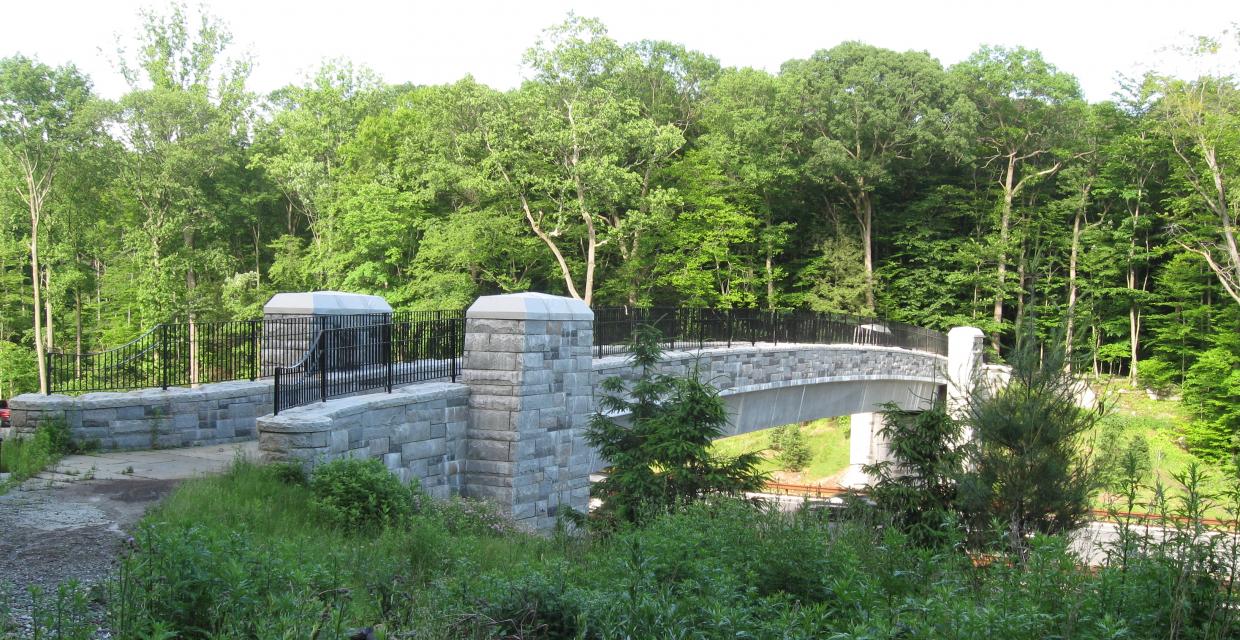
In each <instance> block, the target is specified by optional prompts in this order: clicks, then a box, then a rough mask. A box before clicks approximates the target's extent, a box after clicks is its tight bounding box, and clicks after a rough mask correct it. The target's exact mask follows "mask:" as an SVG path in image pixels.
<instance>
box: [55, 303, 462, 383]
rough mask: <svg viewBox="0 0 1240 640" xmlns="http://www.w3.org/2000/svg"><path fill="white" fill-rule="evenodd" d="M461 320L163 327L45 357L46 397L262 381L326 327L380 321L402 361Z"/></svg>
mask: <svg viewBox="0 0 1240 640" xmlns="http://www.w3.org/2000/svg"><path fill="white" fill-rule="evenodd" d="M463 318H464V311H460V310H457V311H398V312H395V313H393V314H391V315H388V314H358V315H328V316H285V317H275V318H267V319H264V320H233V321H225V322H195V323H192V324H191V323H188V322H165V323H161V324H157V325H155V326H154V327H152V328H151V329H150V330H148V331H146V332H145V333H143V334H141V335H139V336H138V337H136V338H134V339H133V340H130V341H129V342H127V343H125V344H123V345H120V346H119V347H115V348H112V349H107V350H103V351H97V352H90V353H71V352H62V351H52V352H49V353H48V354H47V371H48V392H49V393H85V392H89V391H124V390H128V389H143V388H151V387H160V388H163V389H167V388H168V387H176V386H185V385H194V384H205V383H209V382H228V381H230V380H255V379H257V378H266V377H270V376H272V375H273V374H274V372H275V368H276V367H278V366H283V367H293V366H294V365H295V364H297V363H298V362H299V361H300V360H301V359H302V358H303V356H304V355H305V354H306V352H307V349H308V348H309V347H310V345H312V344H313V343H314V341H315V340H316V339H317V337H318V335H319V334H320V333H322V332H323V331H325V330H347V329H363V328H366V327H374V326H378V325H382V324H392V325H393V326H394V327H395V329H394V330H395V331H396V337H395V338H394V340H393V346H394V348H395V349H396V355H395V358H396V361H397V362H401V363H404V362H408V361H409V358H410V357H412V356H410V355H409V354H412V353H414V352H417V353H419V354H424V353H432V352H435V350H436V348H432V346H431V344H430V343H429V341H432V340H433V339H432V338H428V337H425V336H426V335H428V334H430V333H434V331H433V330H432V329H431V327H433V326H434V324H433V323H435V322H444V321H447V320H450V319H455V320H456V321H457V322H461V321H462V319H463ZM426 323H432V324H426ZM419 366H422V365H419ZM427 366H429V365H427ZM406 370H408V371H411V372H412V371H417V370H418V369H417V367H406V368H401V369H399V370H398V371H397V375H398V380H399V379H400V378H399V376H403V375H406V373H405V371H406ZM408 375H413V374H412V373H410V374H408ZM418 375H424V374H418ZM398 384H402V383H401V382H398Z"/></svg>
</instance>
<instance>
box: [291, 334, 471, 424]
mask: <svg viewBox="0 0 1240 640" xmlns="http://www.w3.org/2000/svg"><path fill="white" fill-rule="evenodd" d="M464 336H465V316H464V312H461V311H428V312H407V313H401V314H394V316H393V321H391V322H382V323H372V324H356V325H354V326H348V327H341V328H334V329H324V330H322V331H319V332H318V333H317V335H315V336H314V338H313V339H312V341H311V344H310V347H309V348H308V349H307V350H306V352H305V353H304V354H303V355H302V357H301V358H300V359H299V360H298V361H297V362H295V363H293V364H291V365H289V366H276V367H274V370H273V374H274V377H275V381H274V382H275V389H274V391H275V397H274V401H275V404H274V413H279V412H280V411H282V410H284V409H289V408H292V407H297V406H301V405H305V404H310V403H312V402H326V401H327V400H328V399H330V398H339V397H343V396H349V395H353V394H357V393H364V392H367V391H374V390H377V389H382V390H384V391H387V392H389V393H390V392H391V391H392V387H393V386H398V385H404V384H411V383H414V382H425V381H429V380H442V379H446V380H451V381H453V382H455V381H456V376H457V372H458V371H459V370H460V364H461V363H460V359H461V354H462V352H463V350H464V345H465V340H464Z"/></svg>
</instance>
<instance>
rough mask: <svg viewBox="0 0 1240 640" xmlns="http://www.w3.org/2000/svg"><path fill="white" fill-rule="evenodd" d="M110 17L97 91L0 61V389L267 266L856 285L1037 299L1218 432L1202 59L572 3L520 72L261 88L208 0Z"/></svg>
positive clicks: (821, 302)
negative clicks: (608, 13)
mask: <svg viewBox="0 0 1240 640" xmlns="http://www.w3.org/2000/svg"><path fill="white" fill-rule="evenodd" d="M1234 38H1235V34H1234V33H1232V34H1228V35H1224V36H1222V37H1221V39H1217V40H1211V39H1209V38H1205V39H1202V40H1200V41H1195V42H1194V43H1192V46H1191V47H1190V49H1191V51H1189V53H1190V54H1192V55H1198V56H1200V57H1202V58H1211V57H1212V56H1213V55H1214V52H1216V51H1218V50H1220V49H1224V48H1234V47H1236V46H1237V42H1236V41H1235V40H1234ZM120 42H121V48H120V50H119V51H118V52H117V53H116V54H115V60H116V62H117V68H118V69H119V71H120V72H121V73H122V74H124V77H125V79H126V80H127V81H128V82H129V86H130V90H129V91H128V93H126V94H125V95H124V96H122V97H120V98H119V99H117V100H104V99H101V98H99V97H98V96H96V95H94V93H93V92H92V89H91V79H90V78H87V77H85V76H84V75H83V74H82V73H80V72H79V71H78V70H77V69H76V68H74V67H73V66H64V67H51V66H48V65H46V64H43V63H41V62H39V61H37V60H34V59H30V58H27V57H23V56H20V55H15V56H10V57H8V58H4V59H3V60H2V61H0V185H2V187H3V188H0V220H3V221H4V225H3V233H0V394H2V395H5V396H8V395H12V394H14V393H17V392H21V391H28V390H33V389H39V388H40V380H41V377H42V375H43V374H42V372H41V371H40V369H41V367H40V366H39V363H40V362H41V361H42V359H41V356H42V354H44V353H45V352H47V351H48V350H51V349H64V350H69V351H83V350H90V349H97V348H102V347H109V346H115V345H117V344H119V343H121V342H123V341H124V340H126V339H128V338H131V337H133V336H135V335H137V334H138V332H140V331H142V330H143V329H146V328H149V327H150V326H151V325H153V324H155V323H157V322H161V321H165V320H169V319H177V320H181V321H191V322H193V321H202V320H212V319H222V318H235V317H249V316H253V315H255V314H256V312H257V309H258V307H259V305H260V304H261V303H262V302H263V301H264V300H265V299H266V298H267V297H268V296H269V295H270V294H271V293H273V292H275V291H282V290H304V289H309V288H330V289H346V290H352V291H359V292H366V293H377V294H381V295H384V296H385V297H387V298H388V299H389V300H390V301H391V302H392V303H393V304H394V305H395V306H397V307H399V308H449V307H450V308H460V307H462V306H464V305H466V304H468V303H469V302H470V301H471V300H472V299H473V298H474V297H475V296H476V295H479V294H484V293H494V292H503V291H518V290H528V289H533V290H540V291H548V292H552V293H560V294H564V295H571V296H576V297H580V298H582V299H584V300H586V301H588V302H590V303H593V304H636V305H642V304H653V303H659V304H686V305H705V306H719V307H762V308H776V307H808V308H814V309H822V310H838V311H866V312H876V313H878V314H881V315H884V316H888V317H891V318H894V319H897V320H903V321H908V322H912V323H915V324H919V325H924V326H930V327H934V328H940V329H943V328H948V327H951V326H955V325H960V324H972V325H976V326H980V327H982V328H983V329H985V330H986V332H987V333H988V334H989V335H990V336H991V343H990V344H991V349H992V350H993V351H994V352H995V353H994V354H993V355H995V356H996V357H999V358H1004V357H1007V356H1008V355H1009V353H1010V350H1011V348H1012V346H1013V341H1012V339H1011V338H1012V336H1014V335H1015V331H1016V328H1017V327H1016V325H1018V324H1019V323H1020V320H1019V319H1020V318H1023V317H1025V316H1026V315H1027V314H1026V312H1028V311H1036V315H1037V316H1038V317H1039V318H1040V319H1041V323H1040V324H1039V326H1043V327H1054V326H1063V327H1065V329H1066V332H1065V335H1064V336H1063V342H1064V344H1065V346H1066V347H1067V349H1068V353H1069V355H1070V358H1069V359H1070V361H1071V362H1072V363H1073V364H1074V366H1075V367H1076V368H1077V370H1081V371H1089V372H1109V373H1115V374H1118V375H1121V376H1126V377H1128V378H1129V379H1130V381H1131V382H1132V383H1134V384H1137V383H1140V384H1143V385H1146V386H1150V387H1154V388H1157V389H1160V390H1164V391H1167V392H1170V393H1175V392H1176V389H1180V390H1181V392H1182V394H1183V397H1184V400H1185V403H1186V406H1187V407H1188V408H1189V410H1190V412H1191V414H1192V418H1193V427H1192V429H1191V430H1190V431H1189V433H1188V434H1187V436H1188V437H1187V446H1189V447H1191V448H1193V449H1194V450H1195V451H1197V452H1199V453H1200V454H1202V455H1205V456H1207V457H1212V458H1215V459H1221V460H1226V459H1228V458H1230V456H1231V454H1232V452H1233V450H1234V449H1235V444H1234V442H1233V435H1234V434H1235V433H1236V432H1237V425H1238V423H1237V420H1240V413H1237V411H1240V410H1238V409H1237V407H1240V378H1238V377H1237V376H1238V375H1240V374H1238V373H1237V371H1240V365H1238V363H1240V355H1238V354H1240V285H1238V284H1237V278H1238V277H1240V276H1238V275H1237V274H1240V252H1238V250H1237V241H1236V237H1235V224H1236V223H1235V221H1236V219H1237V209H1236V206H1237V205H1236V202H1237V198H1236V197H1235V195H1234V194H1233V191H1234V189H1235V188H1236V181H1237V179H1240V174H1238V173H1237V170H1236V167H1237V166H1240V134H1237V131H1240V126H1237V124H1238V123H1240V90H1238V88H1237V84H1236V80H1235V78H1234V77H1233V75H1231V72H1230V71H1227V70H1223V71H1219V72H1217V73H1215V74H1213V75H1207V76H1203V77H1200V78H1192V79H1179V78H1175V77H1172V76H1168V75H1162V74H1159V73H1157V72H1154V73H1151V74H1149V75H1147V76H1144V77H1140V78H1132V79H1130V80H1128V81H1127V82H1126V83H1125V89H1124V90H1123V91H1122V92H1121V94H1120V95H1117V96H1115V99H1114V100H1111V101H1107V102H1101V103H1088V102H1086V101H1085V100H1083V99H1082V97H1081V92H1080V89H1079V87H1078V85H1077V81H1076V79H1075V78H1074V77H1073V76H1072V75H1071V74H1070V73H1068V72H1066V71H1064V70H1063V69H1061V68H1059V67H1057V66H1056V65H1055V64H1052V62H1051V61H1048V60H1045V59H1044V57H1043V56H1042V54H1041V53H1039V52H1038V51H1034V50H1029V49H1025V48H1020V47H983V48H981V49H979V50H978V51H977V52H976V53H975V54H973V55H972V56H970V57H968V58H967V59H966V60H964V61H962V62H959V63H957V64H953V65H950V66H946V67H945V66H944V65H942V64H941V63H940V62H939V61H937V60H935V59H933V58H932V57H930V56H928V55H926V54H925V53H920V52H914V51H906V52H899V51H892V50H888V49H883V48H879V47H873V46H869V45H866V44H863V43H858V42H849V43H843V44H839V45H835V46H831V47H830V48H825V49H823V50H821V51H818V52H817V53H815V54H813V55H812V56H810V57H809V58H806V59H801V60H789V61H788V62H787V63H785V64H784V65H783V67H782V68H781V69H780V70H779V72H778V73H767V72H764V71H759V70H754V69H744V68H741V69H738V68H725V67H722V66H721V65H720V64H719V62H718V61H717V60H715V59H714V58H712V57H711V56H710V55H709V53H704V52H698V51H692V50H687V49H685V48H684V47H682V46H679V45H676V44H674V43H670V42H662V41H639V42H631V43H624V42H618V41H616V40H614V39H612V38H610V37H609V36H608V35H607V34H606V31H605V29H604V27H603V25H601V24H599V23H598V22H596V21H593V20H589V19H585V18H580V17H570V18H569V19H568V20H567V21H566V22H564V23H563V24H561V25H558V26H555V27H552V28H551V29H549V30H547V32H546V33H545V35H544V37H543V38H542V39H540V40H539V41H538V42H537V43H535V44H534V46H532V47H531V48H530V49H529V51H528V52H527V54H526V55H525V57H524V59H523V63H524V68H525V72H526V77H527V80H526V82H524V83H523V84H522V85H521V86H520V87H518V88H516V89H512V90H508V91H498V90H495V89H492V88H490V87H487V86H484V85H482V84H479V83H478V82H476V81H474V80H473V79H472V78H469V77H466V78H463V79H461V80H460V81H458V82H455V83H452V84H447V85H437V86H410V85H392V84H388V83H385V82H384V81H382V80H381V79H380V78H378V77H377V76H376V75H375V74H374V73H372V72H371V71H369V70H367V69H365V68H362V67H358V66H355V65H353V64H351V63H350V62H348V61H344V60H336V61H330V62H327V63H325V64H324V65H323V66H322V67H321V68H320V69H319V70H318V71H316V72H313V73H311V74H310V75H309V77H307V78H304V79H301V80H292V79H290V80H291V83H290V84H289V85H288V86H286V87H284V88H282V89H280V90H278V91H275V92H273V93H271V94H270V95H261V96H260V95H255V94H253V93H252V92H251V91H250V90H249V89H247V85H246V81H247V77H248V74H249V70H250V66H251V61H250V59H248V58H247V57H245V56H244V55H238V54H236V53H235V52H234V49H233V48H232V47H231V39H230V35H229V32H228V30H227V28H226V27H225V25H222V24H220V23H219V22H218V21H217V20H215V19H213V18H211V17H210V16H209V15H208V16H206V17H205V19H202V20H199V19H198V17H197V16H196V15H193V12H190V11H188V10H186V9H185V8H184V7H176V6H174V7H173V8H172V9H171V10H169V12H167V13H159V12H144V13H143V14H142V15H141V25H140V27H139V28H138V29H137V30H136V33H135V34H133V35H131V36H123V37H121V38H120ZM828 45H830V43H824V46H828ZM1060 62H1061V63H1063V64H1068V63H1070V62H1071V61H1060ZM1048 336H1049V334H1047V335H1044V336H1043V337H1048Z"/></svg>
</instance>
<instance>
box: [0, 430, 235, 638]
mask: <svg viewBox="0 0 1240 640" xmlns="http://www.w3.org/2000/svg"><path fill="white" fill-rule="evenodd" d="M255 453H256V449H255V447H254V445H253V443H244V444H241V445H231V446H215V447H195V448H192V449H176V450H170V451H140V452H116V453H107V454H95V455H83V456H69V457H67V458H65V459H64V460H62V461H61V462H60V463H59V464H57V466H56V468H55V469H54V470H51V471H48V472H45V473H43V474H40V476H39V477H37V478H33V479H31V480H28V481H26V482H25V483H23V484H21V485H20V486H18V487H15V488H13V489H11V490H10V491H9V492H8V493H6V494H4V495H0V612H3V610H4V609H5V608H6V601H7V608H9V609H10V612H9V616H10V617H11V618H12V622H13V623H15V624H16V625H17V626H18V627H19V628H21V629H24V630H29V629H30V625H31V609H32V602H31V597H30V592H29V588H30V587H31V586H37V587H39V588H40V589H42V591H43V592H44V593H47V594H52V595H54V594H55V592H56V587H57V585H60V584H64V583H66V582H68V581H71V580H75V581H77V582H78V584H79V585H81V586H83V587H85V588H87V589H88V590H89V589H90V587H92V586H93V585H99V584H101V583H102V581H104V580H105V579H106V578H107V577H108V575H109V573H110V572H111V571H112V569H113V567H114V566H115V563H116V558H117V554H118V553H119V551H120V549H121V545H122V544H123V543H124V541H125V539H126V537H127V536H128V531H129V530H130V529H131V528H132V527H133V525H134V524H136V523H137V522H138V520H139V519H140V518H141V517H142V514H144V513H145V512H146V510H147V509H148V508H149V507H151V506H152V505H154V504H155V503H157V502H158V501H159V500H161V499H162V498H163V497H164V496H166V495H167V494H168V493H169V492H170V491H172V489H173V488H174V487H175V486H176V485H177V483H179V482H180V481H181V480H182V479H185V478H190V477H193V476H196V475H201V474H204V473H216V472H220V471H223V470H225V469H227V467H228V465H229V464H231V462H232V460H233V458H235V457H236V456H238V455H254V454H255ZM4 592H7V594H5V593H4ZM94 609H95V610H94V611H93V613H94V615H95V616H96V617H97V620H96V621H97V622H99V623H101V622H102V611H101V610H99V608H98V607H94ZM4 626H5V621H4V620H2V619H0V637H2V636H3V631H4ZM99 626H100V634H99V636H98V637H101V638H106V637H108V634H107V632H106V630H104V629H103V628H102V626H103V625H102V624H99Z"/></svg>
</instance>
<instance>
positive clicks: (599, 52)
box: [485, 18, 685, 304]
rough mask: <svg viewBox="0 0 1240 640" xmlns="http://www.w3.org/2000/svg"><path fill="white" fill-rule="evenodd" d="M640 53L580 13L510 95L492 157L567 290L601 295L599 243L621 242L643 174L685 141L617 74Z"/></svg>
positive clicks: (544, 45)
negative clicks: (646, 110) (626, 90)
mask: <svg viewBox="0 0 1240 640" xmlns="http://www.w3.org/2000/svg"><path fill="white" fill-rule="evenodd" d="M633 55H634V54H633V53H632V52H631V51H626V50H625V49H624V48H623V47H621V46H619V45H618V44H617V43H616V42H615V41H614V40H612V39H611V38H608V37H607V36H606V33H605V30H604V29H603V27H602V25H601V24H600V23H598V22H597V21H593V20H584V19H578V18H573V19H570V20H569V21H568V22H566V23H565V24H564V25H562V26H560V27H557V28H555V29H551V30H549V31H548V32H547V39H546V40H544V41H543V42H540V44H539V45H538V46H535V47H534V48H532V49H530V51H529V52H528V53H527V54H526V63H527V65H528V66H529V67H530V69H531V70H532V71H533V72H534V78H533V79H532V80H531V81H528V82H526V83H525V84H524V85H522V87H521V89H520V90H518V91H516V92H515V93H513V94H511V95H510V96H509V97H508V99H507V100H506V101H505V111H504V113H503V114H502V116H501V118H499V119H498V121H497V122H496V126H495V127H494V128H493V129H492V130H491V132H490V133H491V135H488V136H487V138H486V139H485V145H486V149H487V151H488V157H487V162H488V165H489V166H490V167H491V168H492V170H493V171H494V172H495V173H496V175H497V176H498V177H499V179H500V180H501V181H502V182H503V183H504V184H505V185H506V187H507V191H508V196H509V197H510V198H512V199H513V200H514V201H516V202H517V203H518V206H519V208H520V211H521V212H522V214H523V215H524V217H525V219H526V222H527V223H528V224H529V225H530V229H531V230H532V231H533V232H534V234H535V235H536V236H538V238H539V240H541V241H542V242H543V244H545V245H546V247H547V249H548V251H550V252H551V254H552V256H553V257H554V259H555V263H556V265H557V266H558V267H559V270H560V274H561V276H562V278H563V282H564V287H565V289H566V290H567V292H568V294H569V295H571V296H573V297H574V298H579V299H581V300H583V301H585V302H586V303H587V304H589V303H591V302H592V301H593V299H594V290H595V286H596V282H595V281H596V274H597V271H598V267H599V263H600V250H601V249H602V248H603V247H604V246H605V245H607V244H609V243H615V244H619V243H620V242H621V238H622V236H623V234H624V225H625V223H626V222H627V221H628V220H629V217H630V216H629V212H631V211H633V210H639V208H638V207H636V206H635V205H636V204H637V203H638V201H640V200H642V199H644V197H645V196H648V195H649V194H647V193H643V184H644V176H645V175H647V173H648V172H649V171H650V169H651V167H654V168H657V167H659V166H661V165H664V164H665V163H667V162H668V160H669V159H670V158H671V157H672V156H673V155H674V154H675V153H676V152H677V151H678V150H679V149H680V148H681V147H682V146H683V145H684V143H685V138H684V134H683V133H682V131H681V129H680V128H678V127H677V126H676V125H675V124H671V123H668V124H662V125H660V124H658V123H657V122H656V121H655V120H653V119H652V118H651V117H649V116H648V115H644V114H643V112H642V104H641V102H640V101H639V100H637V99H635V98H633V97H628V96H625V95H624V94H623V92H622V91H621V90H620V87H619V79H620V78H621V77H622V71H623V69H624V68H625V67H626V66H627V65H630V64H633V63H634V61H633Z"/></svg>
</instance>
